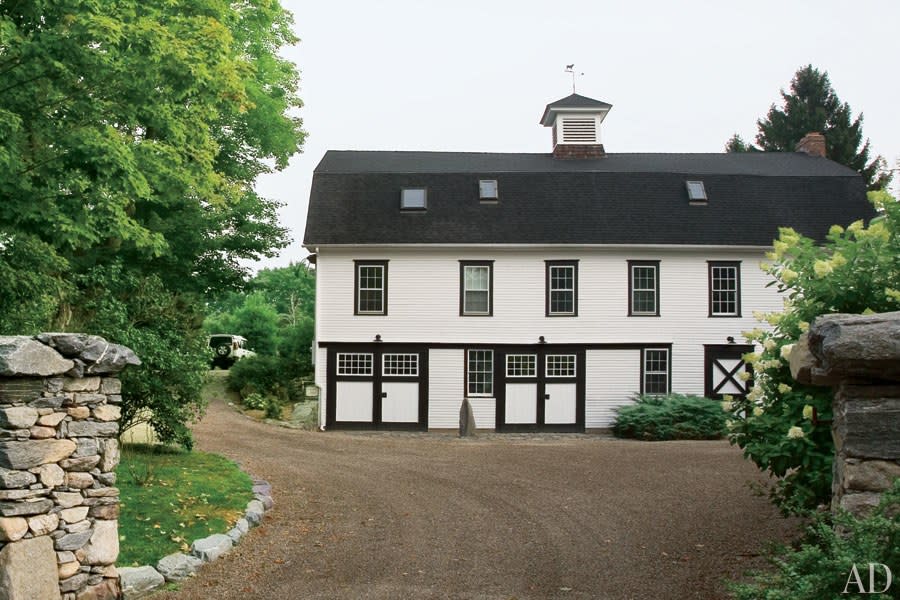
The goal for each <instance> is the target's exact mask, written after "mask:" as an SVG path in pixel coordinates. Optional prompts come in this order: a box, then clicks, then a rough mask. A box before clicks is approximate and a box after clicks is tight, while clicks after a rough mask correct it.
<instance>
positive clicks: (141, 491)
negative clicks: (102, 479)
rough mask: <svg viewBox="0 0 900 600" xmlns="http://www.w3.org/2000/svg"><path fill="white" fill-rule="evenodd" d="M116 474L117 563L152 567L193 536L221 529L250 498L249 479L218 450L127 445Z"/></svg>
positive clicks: (184, 547)
mask: <svg viewBox="0 0 900 600" xmlns="http://www.w3.org/2000/svg"><path fill="white" fill-rule="evenodd" d="M116 473H117V475H118V479H117V484H118V487H119V490H120V492H121V500H122V503H121V512H120V515H119V545H120V548H121V549H120V553H119V560H118V562H117V564H118V565H119V566H133V565H147V564H149V565H155V564H156V562H157V561H158V560H159V559H160V558H162V557H163V556H166V555H167V554H171V553H173V552H185V551H187V550H189V549H190V543H191V542H192V541H193V540H196V539H198V538H202V537H206V536H208V535H211V534H213V533H225V532H226V531H228V530H229V529H230V528H231V527H232V526H233V525H234V523H235V522H236V521H237V520H238V519H239V518H241V516H242V515H243V513H244V509H245V508H246V506H247V502H249V501H250V500H251V499H252V498H253V493H252V489H251V488H252V482H251V481H250V477H249V476H248V475H247V474H246V473H244V472H243V471H241V470H240V469H238V467H237V465H236V464H235V463H233V462H232V461H230V460H228V459H226V458H224V457H222V456H219V455H217V454H207V453H205V452H196V451H194V452H185V451H183V450H180V449H176V448H171V447H166V446H150V445H145V444H133V445H132V444H128V445H125V446H124V447H123V449H122V460H121V463H120V464H119V468H118V469H117V471H116Z"/></svg>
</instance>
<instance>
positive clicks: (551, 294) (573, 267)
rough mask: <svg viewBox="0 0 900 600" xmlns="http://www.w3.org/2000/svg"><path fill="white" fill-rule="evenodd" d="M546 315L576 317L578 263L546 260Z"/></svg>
mask: <svg viewBox="0 0 900 600" xmlns="http://www.w3.org/2000/svg"><path fill="white" fill-rule="evenodd" d="M546 265H547V298H546V315H547V316H548V317H575V316H578V261H572V260H566V261H562V260H548V261H546Z"/></svg>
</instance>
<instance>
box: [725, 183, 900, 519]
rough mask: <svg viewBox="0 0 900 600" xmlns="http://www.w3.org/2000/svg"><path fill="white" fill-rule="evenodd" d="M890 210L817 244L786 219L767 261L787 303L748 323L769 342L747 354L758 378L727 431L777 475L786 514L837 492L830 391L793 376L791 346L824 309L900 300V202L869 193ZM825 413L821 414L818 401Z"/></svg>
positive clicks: (893, 306)
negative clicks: (760, 324) (760, 323)
mask: <svg viewBox="0 0 900 600" xmlns="http://www.w3.org/2000/svg"><path fill="white" fill-rule="evenodd" d="M870 198H871V199H872V201H873V202H874V203H875V205H876V207H877V208H878V209H879V210H880V211H881V212H882V216H881V217H879V218H876V219H873V220H872V222H871V223H870V225H869V227H868V228H866V227H864V226H863V223H862V221H857V222H855V223H853V224H851V225H850V226H848V227H847V229H846V230H845V229H844V228H843V227H839V226H837V225H835V226H833V227H832V228H831V230H830V231H829V233H828V235H827V237H826V242H825V244H823V245H822V246H817V245H816V244H815V242H814V241H813V240H811V239H809V238H806V237H803V236H801V235H800V234H798V233H797V232H795V231H794V230H793V229H788V228H783V229H781V231H780V237H779V239H778V240H777V241H775V243H774V249H773V251H772V252H770V253H769V255H768V258H769V259H770V260H772V261H773V262H772V264H763V265H761V267H762V268H763V270H765V271H767V272H768V273H769V274H770V275H772V277H773V278H774V279H773V282H772V284H771V285H775V286H776V287H777V289H778V291H779V292H781V293H782V294H783V296H784V306H785V309H784V311H783V312H777V313H770V314H757V315H755V316H756V317H757V318H758V319H759V320H761V321H765V322H766V323H768V328H767V329H766V330H762V329H755V330H753V331H750V332H745V333H744V337H745V338H746V339H747V340H748V341H751V342H756V343H758V344H759V345H760V346H761V347H762V351H761V352H759V353H751V354H748V355H745V357H744V358H745V360H747V361H748V362H751V363H752V364H753V370H754V387H753V389H752V390H751V391H750V393H749V394H748V395H747V396H746V398H743V399H740V400H737V401H735V404H734V413H733V416H732V417H731V419H732V427H731V428H730V432H729V438H730V440H731V442H732V443H733V444H737V445H738V446H740V447H741V448H742V449H743V451H744V456H745V457H747V458H749V459H751V460H752V461H753V462H754V463H756V465H757V466H758V467H759V468H760V469H762V470H764V471H767V472H768V473H769V474H770V475H772V476H774V477H775V478H777V482H776V483H775V484H774V485H773V486H772V487H771V488H770V490H769V492H770V497H771V498H772V500H773V501H774V502H775V504H776V505H777V506H778V507H779V508H780V509H781V511H782V512H784V513H801V512H803V511H806V510H810V509H813V508H815V507H816V506H817V505H819V504H822V503H827V502H828V501H829V498H830V496H831V463H832V460H833V456H834V442H833V441H832V438H831V427H830V423H828V421H830V419H831V418H832V413H831V401H832V396H831V390H830V389H828V388H820V387H811V386H803V385H800V384H798V383H797V382H795V381H794V380H793V378H792V377H791V373H790V369H789V367H788V360H789V357H790V352H791V348H792V347H793V344H794V343H795V342H796V341H797V340H798V339H799V337H800V336H801V335H802V334H803V333H804V332H805V331H806V330H807V329H808V328H809V323H810V322H812V321H813V319H815V317H817V316H818V315H822V314H828V313H838V312H841V313H867V312H868V313H871V312H887V311H892V310H897V309H898V308H900V235H898V224H900V205H898V203H897V202H896V201H895V200H894V199H893V198H891V197H890V196H888V195H887V194H886V193H883V192H880V193H875V192H873V193H870ZM814 409H815V411H816V413H817V414H818V416H819V419H821V421H819V420H814V419H813V410H814Z"/></svg>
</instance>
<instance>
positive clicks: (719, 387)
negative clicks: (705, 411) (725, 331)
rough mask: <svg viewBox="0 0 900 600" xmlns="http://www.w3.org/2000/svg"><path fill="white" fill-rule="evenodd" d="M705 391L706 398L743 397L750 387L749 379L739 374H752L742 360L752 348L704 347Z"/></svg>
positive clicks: (737, 346)
mask: <svg viewBox="0 0 900 600" xmlns="http://www.w3.org/2000/svg"><path fill="white" fill-rule="evenodd" d="M704 348H705V350H704V357H705V360H704V362H705V368H704V373H705V379H706V384H705V386H704V387H705V391H704V395H705V396H706V397H707V398H713V399H721V398H722V397H723V396H725V395H728V396H735V397H737V396H745V395H746V394H747V392H748V391H750V387H751V379H748V378H747V376H746V375H744V376H743V377H742V376H741V373H743V372H747V373H750V374H751V375H752V374H753V369H752V368H751V366H750V365H749V364H747V363H746V362H744V359H743V358H742V357H743V355H744V354H747V353H748V352H753V346H749V345H744V344H718V345H713V344H710V345H707V346H705V347H704Z"/></svg>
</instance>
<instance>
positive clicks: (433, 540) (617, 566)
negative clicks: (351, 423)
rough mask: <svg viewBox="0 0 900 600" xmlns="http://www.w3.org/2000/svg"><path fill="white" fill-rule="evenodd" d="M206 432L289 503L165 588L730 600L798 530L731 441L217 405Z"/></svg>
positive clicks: (205, 440)
mask: <svg viewBox="0 0 900 600" xmlns="http://www.w3.org/2000/svg"><path fill="white" fill-rule="evenodd" d="M196 436H197V441H198V446H199V448H200V449H202V450H207V451H212V452H219V453H221V454H224V455H226V456H229V457H231V458H233V459H235V460H237V461H238V462H240V463H241V464H242V465H243V466H244V468H245V469H247V470H248V471H249V472H251V473H252V474H254V475H257V476H259V477H262V478H265V479H267V480H268V481H269V482H271V483H272V485H273V487H274V495H275V501H276V506H275V510H274V511H272V512H270V513H269V514H268V515H267V516H266V520H265V522H264V525H263V526H261V527H259V528H257V529H255V530H253V531H252V532H251V534H250V535H249V536H248V537H247V538H245V539H244V540H243V542H242V543H241V544H240V545H239V546H238V547H237V548H235V550H233V551H232V552H231V553H230V554H229V555H228V556H227V557H225V558H222V559H220V560H219V561H217V562H215V563H213V564H210V565H207V566H205V567H204V568H203V569H202V570H201V571H200V574H199V576H198V577H196V578H195V579H192V580H191V581H189V582H187V583H185V584H184V585H183V586H182V589H181V591H180V592H178V593H171V592H169V593H165V594H160V595H158V596H154V598H172V599H175V598H178V599H187V598H240V599H247V598H285V599H293V598H303V599H306V598H349V599H352V598H385V599H388V598H389V599H397V598H473V599H475V598H477V599H501V598H502V599H511V598H517V599H524V598H579V599H581V598H608V599H618V598H654V599H660V598H673V599H676V598H677V599H683V598H703V599H710V598H721V597H724V592H723V589H722V584H721V580H722V579H723V578H725V577H729V576H734V575H737V574H740V573H741V572H742V571H744V570H745V569H746V568H748V567H750V566H751V565H752V566H759V565H760V564H761V561H760V560H759V559H758V558H754V557H755V556H756V555H757V554H758V553H759V552H761V551H762V550H763V548H764V547H765V544H766V542H767V541H769V540H775V539H784V538H785V536H789V535H792V533H793V527H794V524H793V523H791V522H788V521H784V520H782V519H781V518H779V517H778V516H777V513H776V512H775V510H774V509H772V508H771V507H770V505H769V504H768V502H767V501H766V500H765V499H764V498H761V497H758V496H756V495H754V494H753V493H752V491H751V490H750V489H749V488H748V486H747V482H748V481H749V480H752V479H755V478H757V473H756V471H755V469H754V468H753V467H752V466H751V465H750V464H748V463H746V462H745V461H744V460H743V459H742V458H741V456H740V453H739V452H738V451H737V450H735V449H734V448H731V447H729V446H728V444H727V443H724V442H696V443H695V442H677V443H675V442H673V443H653V444H650V443H637V442H627V441H614V440H609V439H600V438H595V437H589V436H575V437H562V438H560V437H559V436H546V437H537V438H534V439H527V438H522V437H511V438H505V437H497V436H488V437H487V438H485V437H482V438H479V439H476V440H459V439H456V438H455V437H452V436H448V435H434V434H429V435H418V434H413V435H399V434H394V435H391V434H348V433H338V432H329V433H312V432H301V431H295V430H288V429H282V428H278V427H274V426H269V425H265V424H261V423H257V422H254V421H251V420H249V419H248V418H246V417H244V416H242V415H240V414H237V413H236V412H235V411H234V410H233V409H231V408H229V407H228V406H226V405H225V404H224V403H223V402H221V401H216V402H213V403H212V405H211V406H210V408H209V412H208V414H207V416H206V418H205V419H204V420H203V422H202V423H201V424H200V425H199V426H198V427H197V429H196Z"/></svg>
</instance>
